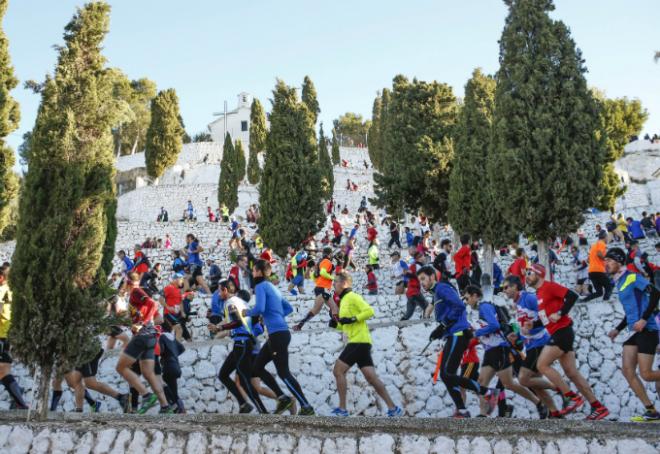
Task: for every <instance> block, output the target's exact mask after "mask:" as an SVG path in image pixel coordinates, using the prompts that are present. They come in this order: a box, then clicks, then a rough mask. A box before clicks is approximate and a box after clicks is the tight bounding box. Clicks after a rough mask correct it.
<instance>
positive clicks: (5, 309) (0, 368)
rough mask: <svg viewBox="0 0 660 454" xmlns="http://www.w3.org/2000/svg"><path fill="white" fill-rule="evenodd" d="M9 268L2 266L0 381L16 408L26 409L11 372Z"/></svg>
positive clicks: (0, 292)
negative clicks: (8, 334)
mask: <svg viewBox="0 0 660 454" xmlns="http://www.w3.org/2000/svg"><path fill="white" fill-rule="evenodd" d="M7 274H8V269H7V268H5V267H2V268H0V381H2V384H3V386H4V387H5V389H6V390H7V392H8V393H9V395H10V396H11V398H12V399H13V400H14V404H15V405H16V408H18V409H19V410H25V409H27V408H28V406H27V404H26V403H25V401H24V400H23V392H22V391H21V387H20V386H18V383H17V382H16V379H15V378H14V376H13V375H12V374H11V363H12V362H14V360H13V358H12V357H11V355H10V354H9V350H10V349H9V341H8V340H7V333H8V332H9V326H10V324H11V302H12V296H11V290H10V289H9V285H8V284H7V277H8V276H7Z"/></svg>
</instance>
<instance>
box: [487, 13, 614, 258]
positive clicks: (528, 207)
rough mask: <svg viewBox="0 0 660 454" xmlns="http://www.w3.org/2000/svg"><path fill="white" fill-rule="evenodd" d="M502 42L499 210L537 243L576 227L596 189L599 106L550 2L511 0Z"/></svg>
mask: <svg viewBox="0 0 660 454" xmlns="http://www.w3.org/2000/svg"><path fill="white" fill-rule="evenodd" d="M507 4H508V5H509V14H508V16H507V18H506V24H505V26H504V31H503V32H502V38H501V40H500V69H499V71H498V74H497V90H496V92H495V116H494V119H493V146H494V159H496V167H497V168H498V175H499V178H498V181H497V182H496V184H499V185H501V187H502V192H504V191H506V192H507V194H508V195H507V200H506V204H504V205H503V210H504V214H505V216H506V218H507V219H508V220H510V222H511V223H512V225H513V226H514V227H515V228H516V230H517V231H519V232H522V233H523V234H525V235H527V236H530V237H533V238H534V239H536V240H538V243H539V259H540V260H541V261H542V263H546V264H547V252H548V249H547V240H548V239H550V238H554V237H555V236H557V235H564V234H568V233H570V232H574V231H575V230H576V229H577V228H578V227H579V226H580V225H581V224H582V222H583V220H584V219H583V212H584V210H585V209H587V208H589V207H592V206H594V204H595V202H596V200H597V197H598V195H599V186H600V181H601V177H602V168H603V162H604V158H605V156H606V153H607V151H606V149H605V146H604V141H603V140H602V138H600V139H599V138H598V137H597V130H598V129H599V121H600V120H599V108H598V105H597V103H596V101H595V100H594V98H593V96H592V94H591V92H590V91H589V89H588V88H587V82H586V80H585V77H584V73H585V72H586V68H585V66H584V60H583V59H582V54H581V52H580V51H579V50H578V49H577V48H576V45H575V42H574V41H573V39H572V38H571V36H570V32H569V30H568V28H567V27H566V25H564V23H563V22H561V21H555V20H553V19H551V18H550V16H549V12H550V11H552V10H553V9H554V5H553V2H552V1H551V0H509V1H507Z"/></svg>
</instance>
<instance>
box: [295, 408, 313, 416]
mask: <svg viewBox="0 0 660 454" xmlns="http://www.w3.org/2000/svg"><path fill="white" fill-rule="evenodd" d="M315 414H316V412H315V411H314V408H313V407H302V408H301V409H300V411H299V412H298V416H314V415H315Z"/></svg>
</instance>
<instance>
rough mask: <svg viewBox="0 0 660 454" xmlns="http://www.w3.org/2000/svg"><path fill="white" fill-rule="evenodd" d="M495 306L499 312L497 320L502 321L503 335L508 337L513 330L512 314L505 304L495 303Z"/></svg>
mask: <svg viewBox="0 0 660 454" xmlns="http://www.w3.org/2000/svg"><path fill="white" fill-rule="evenodd" d="M493 307H494V308H495V313H496V314H497V321H498V322H500V331H501V332H502V335H503V336H504V337H506V336H508V335H509V334H511V333H512V332H513V328H511V324H510V321H511V315H509V311H508V310H507V309H506V307H504V306H497V305H495V304H493Z"/></svg>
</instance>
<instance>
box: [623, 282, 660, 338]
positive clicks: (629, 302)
mask: <svg viewBox="0 0 660 454" xmlns="http://www.w3.org/2000/svg"><path fill="white" fill-rule="evenodd" d="M616 288H617V290H618V293H619V301H620V302H621V306H623V312H624V313H625V319H624V320H625V324H626V325H627V326H628V329H629V330H630V331H632V329H633V325H634V324H635V323H636V322H637V321H639V320H641V319H644V320H646V329H647V330H649V331H658V325H656V322H655V317H653V314H654V313H655V312H656V311H657V310H658V295H657V294H656V295H650V293H652V290H653V289H654V287H652V286H650V284H649V281H647V280H646V279H644V278H643V277H642V276H640V275H639V274H636V273H631V272H630V271H626V272H624V273H623V274H622V275H621V276H620V277H619V279H617V281H616ZM655 291H656V292H657V291H658V290H657V289H655ZM652 296H655V298H652Z"/></svg>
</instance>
